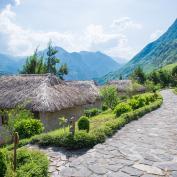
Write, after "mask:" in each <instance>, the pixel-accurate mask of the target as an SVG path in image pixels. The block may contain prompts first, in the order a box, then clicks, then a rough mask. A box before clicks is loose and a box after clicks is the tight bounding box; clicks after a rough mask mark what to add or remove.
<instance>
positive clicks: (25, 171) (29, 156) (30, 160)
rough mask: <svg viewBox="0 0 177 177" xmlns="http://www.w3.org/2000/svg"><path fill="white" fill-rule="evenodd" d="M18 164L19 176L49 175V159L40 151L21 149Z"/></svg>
mask: <svg viewBox="0 0 177 177" xmlns="http://www.w3.org/2000/svg"><path fill="white" fill-rule="evenodd" d="M17 165H18V166H17V176H18V177H24V176H29V177H47V175H48V159H47V157H46V156H45V155H44V154H42V153H41V152H39V151H31V150H27V149H25V148H22V149H19V150H18V151H17Z"/></svg>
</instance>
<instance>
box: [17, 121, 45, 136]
mask: <svg viewBox="0 0 177 177" xmlns="http://www.w3.org/2000/svg"><path fill="white" fill-rule="evenodd" d="M14 127H15V131H17V132H18V133H19V136H20V138H29V137H31V136H33V135H36V134H40V133H42V131H43V130H44V127H43V124H42V123H41V121H40V120H36V119H22V120H21V121H17V122H16V123H15V125H14Z"/></svg>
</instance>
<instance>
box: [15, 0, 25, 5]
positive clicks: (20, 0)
mask: <svg viewBox="0 0 177 177" xmlns="http://www.w3.org/2000/svg"><path fill="white" fill-rule="evenodd" d="M14 1H15V4H16V5H17V6H18V5H20V4H21V3H22V1H24V0H14Z"/></svg>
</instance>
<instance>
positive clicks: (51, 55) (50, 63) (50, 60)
mask: <svg viewBox="0 0 177 177" xmlns="http://www.w3.org/2000/svg"><path fill="white" fill-rule="evenodd" d="M57 52H58V51H57V50H56V49H55V48H54V47H53V46H52V42H49V44H48V51H47V58H46V62H47V72H48V73H52V74H55V75H58V76H59V77H60V78H61V79H63V76H64V75H67V74H68V68H67V65H66V64H63V65H61V66H60V68H59V69H57V67H56V65H57V64H59V63H60V60H59V59H58V58H57V57H56V54H57Z"/></svg>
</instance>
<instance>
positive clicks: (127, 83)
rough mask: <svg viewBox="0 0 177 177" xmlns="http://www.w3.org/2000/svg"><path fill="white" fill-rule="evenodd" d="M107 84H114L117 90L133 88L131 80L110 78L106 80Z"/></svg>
mask: <svg viewBox="0 0 177 177" xmlns="http://www.w3.org/2000/svg"><path fill="white" fill-rule="evenodd" d="M108 85H113V86H115V87H116V88H117V91H119V92H125V91H127V90H132V89H133V84H132V81H131V80H112V81H109V82H108Z"/></svg>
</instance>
